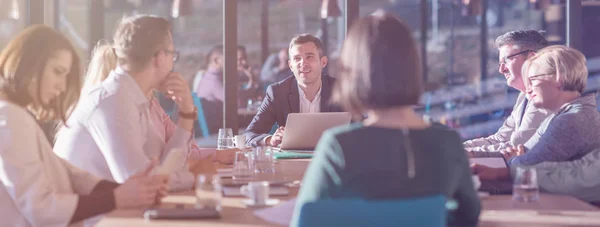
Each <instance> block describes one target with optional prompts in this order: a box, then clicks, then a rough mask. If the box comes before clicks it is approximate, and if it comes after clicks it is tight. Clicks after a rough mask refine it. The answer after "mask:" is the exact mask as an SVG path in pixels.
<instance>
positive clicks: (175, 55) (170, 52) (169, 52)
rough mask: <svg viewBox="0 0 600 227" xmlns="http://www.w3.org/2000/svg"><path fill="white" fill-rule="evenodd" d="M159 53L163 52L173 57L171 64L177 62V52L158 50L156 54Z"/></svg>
mask: <svg viewBox="0 0 600 227" xmlns="http://www.w3.org/2000/svg"><path fill="white" fill-rule="evenodd" d="M161 51H162V52H165V53H167V54H172V55H173V62H176V61H177V60H179V51H176V50H167V49H165V50H159V51H157V52H156V54H158V53H160V52H161ZM156 54H155V55H156Z"/></svg>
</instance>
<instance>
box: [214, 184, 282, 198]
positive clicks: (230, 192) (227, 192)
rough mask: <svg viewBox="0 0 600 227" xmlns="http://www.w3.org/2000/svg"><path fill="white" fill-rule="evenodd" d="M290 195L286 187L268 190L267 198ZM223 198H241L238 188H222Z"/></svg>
mask: <svg viewBox="0 0 600 227" xmlns="http://www.w3.org/2000/svg"><path fill="white" fill-rule="evenodd" d="M287 194H290V190H288V189H287V188H286V187H273V186H271V187H270V188H269V196H280V195H287ZM223 196H242V192H241V191H240V188H239V187H223Z"/></svg>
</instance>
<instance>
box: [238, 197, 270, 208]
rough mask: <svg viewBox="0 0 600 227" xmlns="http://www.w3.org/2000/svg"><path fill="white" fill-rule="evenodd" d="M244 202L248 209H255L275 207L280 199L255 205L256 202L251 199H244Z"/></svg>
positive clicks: (268, 200)
mask: <svg viewBox="0 0 600 227" xmlns="http://www.w3.org/2000/svg"><path fill="white" fill-rule="evenodd" d="M242 202H243V203H244V204H245V205H246V207H250V208H254V207H267V206H274V205H277V204H278V203H279V199H267V201H266V203H265V204H254V201H252V200H251V199H244V200H242Z"/></svg>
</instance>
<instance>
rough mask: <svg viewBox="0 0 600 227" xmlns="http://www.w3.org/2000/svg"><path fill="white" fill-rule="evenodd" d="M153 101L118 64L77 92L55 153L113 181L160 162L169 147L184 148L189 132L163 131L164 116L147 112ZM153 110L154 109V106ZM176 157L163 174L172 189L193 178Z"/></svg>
mask: <svg viewBox="0 0 600 227" xmlns="http://www.w3.org/2000/svg"><path fill="white" fill-rule="evenodd" d="M152 106H153V104H152V103H151V102H150V101H149V100H148V98H147V97H146V96H145V94H144V93H143V92H142V91H141V89H140V88H139V86H138V85H137V83H136V82H135V80H134V79H133V78H132V77H131V76H129V75H128V74H127V73H126V72H125V71H124V70H122V69H121V68H118V67H117V68H116V69H115V70H114V71H112V72H111V73H110V75H109V76H108V78H107V79H106V80H105V81H103V82H102V83H100V84H99V85H98V86H96V87H93V88H91V89H89V90H87V91H86V92H84V93H83V94H82V97H81V99H80V101H79V103H78V104H77V106H76V108H75V109H74V111H73V113H72V114H71V116H70V117H69V119H68V121H67V124H66V126H65V127H63V128H62V129H61V130H60V131H59V133H58V135H57V141H56V144H55V147H54V150H55V152H56V153H57V154H58V156H60V157H62V158H64V159H66V160H68V161H69V162H70V163H72V164H74V165H75V166H78V167H80V168H82V169H85V170H88V171H90V172H91V173H93V174H96V175H98V176H100V177H102V178H105V179H109V180H112V181H114V182H117V183H123V182H125V181H126V180H127V179H128V178H129V177H130V176H132V175H134V174H135V173H137V172H139V171H141V170H143V169H144V168H145V167H146V166H148V165H149V164H150V161H151V159H152V158H158V159H159V160H160V161H161V162H162V161H164V159H165V158H166V157H167V155H168V153H169V152H170V151H171V150H172V149H175V148H177V149H183V150H185V151H187V150H189V149H190V146H191V145H190V140H191V139H192V133H191V132H188V131H185V130H183V129H181V128H178V127H177V128H176V129H175V130H174V131H170V132H172V135H171V136H170V137H169V138H168V139H167V138H166V137H167V136H168V134H171V133H167V130H165V126H164V124H163V123H162V121H163V117H164V116H159V115H157V114H155V113H153V111H152ZM154 109H156V108H154ZM185 161H186V160H185V159H182V160H178V166H179V167H180V168H178V169H177V170H176V171H174V172H172V173H171V174H170V176H169V185H170V187H171V189H172V190H184V189H190V188H192V187H193V183H194V176H193V174H192V173H191V172H189V171H188V170H187V168H186V166H185Z"/></svg>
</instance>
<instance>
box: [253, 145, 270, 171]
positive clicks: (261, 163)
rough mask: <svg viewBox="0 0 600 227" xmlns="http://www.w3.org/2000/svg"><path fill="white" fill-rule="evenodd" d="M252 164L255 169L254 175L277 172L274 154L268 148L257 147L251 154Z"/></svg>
mask: <svg viewBox="0 0 600 227" xmlns="http://www.w3.org/2000/svg"><path fill="white" fill-rule="evenodd" d="M250 162H251V163H252V166H253V167H254V168H253V169H254V173H273V172H275V163H274V162H273V152H272V151H271V150H270V149H267V148H266V147H256V149H255V150H254V151H253V152H252V153H251V154H250Z"/></svg>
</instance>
